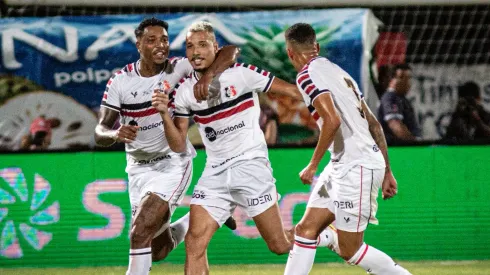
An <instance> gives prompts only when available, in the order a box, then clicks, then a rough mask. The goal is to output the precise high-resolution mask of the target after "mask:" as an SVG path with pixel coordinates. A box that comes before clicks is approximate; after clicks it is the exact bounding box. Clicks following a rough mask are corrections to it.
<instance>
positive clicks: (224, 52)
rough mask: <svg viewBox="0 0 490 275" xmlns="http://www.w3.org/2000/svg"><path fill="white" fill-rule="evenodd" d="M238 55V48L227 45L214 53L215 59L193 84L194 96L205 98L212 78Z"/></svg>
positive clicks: (228, 65) (226, 67)
mask: <svg viewBox="0 0 490 275" xmlns="http://www.w3.org/2000/svg"><path fill="white" fill-rule="evenodd" d="M239 55H240V48H238V47H237V46H233V45H229V46H224V47H222V48H221V49H220V50H219V51H218V53H217V54H216V59H215V60H214V62H213V63H212V64H211V66H210V67H209V68H208V69H207V70H206V72H205V73H204V74H203V75H202V77H201V78H200V79H199V81H198V82H197V83H196V85H194V97H195V98H196V99H197V100H198V101H201V100H206V98H207V97H208V87H209V84H210V83H211V81H212V80H213V78H214V77H215V76H216V75H218V74H220V73H222V72H224V71H225V70H226V69H228V68H229V67H230V66H231V65H233V64H234V63H235V62H236V60H237V58H238V56H239Z"/></svg>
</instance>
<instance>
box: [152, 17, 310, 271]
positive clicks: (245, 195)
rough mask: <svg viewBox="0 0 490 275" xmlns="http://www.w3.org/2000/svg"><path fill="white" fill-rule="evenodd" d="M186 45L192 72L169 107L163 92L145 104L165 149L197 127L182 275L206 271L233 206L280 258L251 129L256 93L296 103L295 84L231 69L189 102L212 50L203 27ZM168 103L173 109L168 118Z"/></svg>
mask: <svg viewBox="0 0 490 275" xmlns="http://www.w3.org/2000/svg"><path fill="white" fill-rule="evenodd" d="M186 45H187V50H186V55H187V58H188V59H189V60H191V64H192V66H193V67H194V72H193V73H192V74H190V75H189V76H188V77H186V78H185V79H183V80H181V81H180V83H179V84H178V85H177V86H176V87H175V90H174V91H173V92H172V93H171V94H170V98H171V99H170V104H168V103H169V96H167V95H166V94H164V93H155V94H154V95H153V98H152V105H153V106H154V107H155V108H156V109H157V110H158V111H159V112H160V113H161V116H162V119H163V123H164V127H165V135H166V137H167V140H168V142H169V146H170V148H172V150H174V151H175V152H183V151H185V150H186V146H187V145H186V139H185V137H186V135H187V130H188V126H189V119H190V118H191V117H192V118H193V119H194V121H196V122H197V123H198V126H199V133H200V134H201V136H202V139H203V142H204V146H205V148H206V154H207V160H206V166H205V168H204V171H203V173H202V176H201V178H200V179H199V181H198V183H197V185H196V187H195V189H194V192H193V196H192V197H193V199H192V201H191V210H190V213H191V214H190V228H189V231H188V233H187V235H186V237H185V243H186V264H185V274H199V275H201V274H208V273H209V267H208V262H207V255H206V249H207V246H208V244H209V241H210V240H211V238H212V236H213V234H214V233H215V232H216V230H217V229H218V228H219V227H220V226H221V225H222V224H223V222H224V221H225V220H226V219H227V218H228V217H230V214H231V213H232V212H233V211H234V209H235V208H236V206H240V207H241V208H243V209H244V210H245V211H246V212H247V214H248V215H249V216H250V217H252V218H253V220H254V221H255V224H256V226H257V229H258V230H259V232H260V234H261V235H262V237H263V238H264V240H265V242H266V243H267V246H268V247H269V249H270V250H271V251H272V252H274V253H276V254H284V253H287V252H288V251H289V250H290V249H291V247H292V243H291V241H290V240H292V238H293V236H292V233H290V232H288V231H286V232H285V231H284V228H283V224H282V219H281V216H280V215H279V207H278V205H277V196H278V195H277V192H276V187H275V179H274V177H273V175H272V169H271V166H270V163H269V160H268V151H267V144H266V142H265V138H264V134H263V132H262V130H261V129H260V125H259V115H260V107H259V102H258V96H257V93H263V92H269V91H270V92H273V93H276V92H277V93H281V94H284V95H288V96H291V97H294V98H298V99H300V98H301V95H300V94H299V91H298V90H297V87H296V86H295V85H292V84H289V83H287V82H285V81H283V80H280V79H278V78H274V77H273V76H272V75H271V74H270V73H269V72H267V71H264V70H261V69H259V68H257V67H255V66H253V65H246V64H235V65H234V66H232V67H231V68H229V69H228V70H226V71H224V72H223V73H222V74H221V75H220V76H219V77H217V78H216V79H215V80H213V82H212V83H211V86H212V87H211V88H210V90H209V94H208V95H206V94H201V95H200V96H198V97H197V98H196V97H195V96H194V94H193V92H192V89H193V86H194V85H195V84H196V83H197V81H198V80H199V79H200V78H201V77H202V76H203V73H205V72H207V70H209V66H210V64H211V63H212V62H213V61H214V59H215V56H216V51H217V49H218V44H217V42H216V38H215V35H214V30H213V27H212V26H211V24H209V23H207V22H199V23H195V24H193V25H192V26H191V27H190V28H189V31H188V33H187V37H186ZM168 105H170V106H171V107H172V108H174V112H173V116H174V118H173V120H172V114H171V113H170V112H172V111H170V112H169V110H168V108H167V106H168ZM172 108H171V109H172ZM288 235H289V236H288Z"/></svg>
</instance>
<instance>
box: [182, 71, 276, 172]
mask: <svg viewBox="0 0 490 275" xmlns="http://www.w3.org/2000/svg"><path fill="white" fill-rule="evenodd" d="M273 80H274V77H273V76H272V75H271V74H270V73H269V72H267V71H264V70H261V69H259V68H257V67H256V66H253V65H247V64H242V63H237V64H235V65H234V66H232V67H230V68H229V69H227V70H225V71H224V72H223V73H222V74H221V75H220V76H218V77H216V78H215V80H214V81H213V82H212V83H211V86H210V89H209V97H208V100H207V101H203V102H201V103H198V102H197V101H196V99H195V98H194V93H193V86H194V84H196V83H197V81H198V74H197V73H196V72H193V73H192V74H190V75H189V76H188V77H186V78H184V79H182V80H181V81H180V83H179V84H178V85H176V87H175V97H174V101H173V103H172V104H173V106H174V108H175V112H174V116H176V117H186V118H192V119H193V120H194V121H195V122H196V123H198V128H199V133H200V135H201V137H202V140H203V143H204V145H205V147H206V154H207V160H206V169H205V172H204V173H205V174H206V173H217V172H219V171H222V170H223V169H225V168H227V167H229V166H230V165H232V164H233V163H235V162H237V161H240V160H247V159H253V158H257V157H265V158H268V152H267V144H266V142H265V138H264V134H263V132H262V130H261V129H260V125H259V116H260V106H259V102H258V95H257V93H262V92H267V91H268V90H269V89H270V87H271V85H272V81H273Z"/></svg>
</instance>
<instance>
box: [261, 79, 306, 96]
mask: <svg viewBox="0 0 490 275" xmlns="http://www.w3.org/2000/svg"><path fill="white" fill-rule="evenodd" d="M269 91H270V92H271V93H273V94H277V95H284V96H288V97H291V98H294V99H296V100H301V101H302V100H303V97H302V96H301V93H300V91H299V90H298V87H296V85H293V84H291V83H288V82H286V81H284V80H282V79H280V78H277V77H274V80H273V81H272V85H271V88H270V90H269Z"/></svg>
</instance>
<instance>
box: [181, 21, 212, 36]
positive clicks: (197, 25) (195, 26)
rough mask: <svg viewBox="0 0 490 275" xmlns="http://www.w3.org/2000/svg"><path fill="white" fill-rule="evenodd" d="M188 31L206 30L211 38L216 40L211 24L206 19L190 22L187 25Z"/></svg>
mask: <svg viewBox="0 0 490 275" xmlns="http://www.w3.org/2000/svg"><path fill="white" fill-rule="evenodd" d="M188 32H207V33H209V34H211V35H212V36H213V40H216V36H215V35H214V28H213V25H212V24H211V23H209V22H206V21H199V22H194V23H192V24H191V25H190V27H189V30H188Z"/></svg>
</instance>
